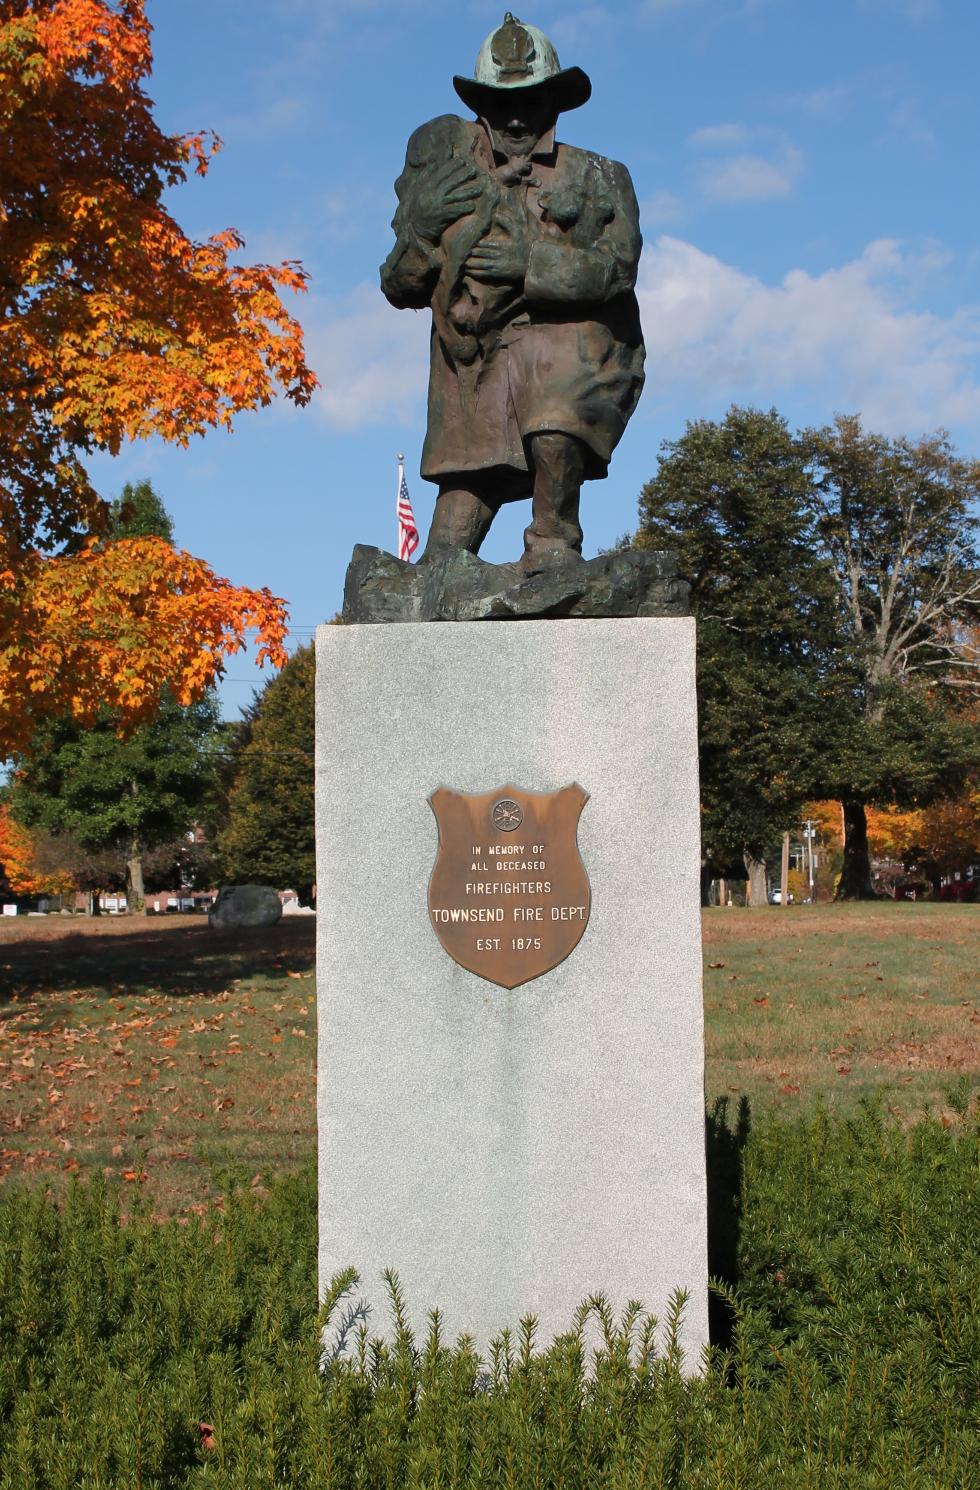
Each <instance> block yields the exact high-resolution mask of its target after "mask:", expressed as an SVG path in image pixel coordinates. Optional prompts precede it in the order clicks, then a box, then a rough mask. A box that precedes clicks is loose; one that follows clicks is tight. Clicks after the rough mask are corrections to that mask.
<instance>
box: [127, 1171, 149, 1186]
mask: <svg viewBox="0 0 980 1490" xmlns="http://www.w3.org/2000/svg"><path fill="white" fill-rule="evenodd" d="M122 1177H123V1179H124V1180H125V1181H126V1183H127V1185H142V1184H145V1183H146V1181H147V1180H148V1179H149V1178H150V1176H149V1175H148V1174H147V1172H146V1170H145V1169H124V1170H123V1175H122Z"/></svg>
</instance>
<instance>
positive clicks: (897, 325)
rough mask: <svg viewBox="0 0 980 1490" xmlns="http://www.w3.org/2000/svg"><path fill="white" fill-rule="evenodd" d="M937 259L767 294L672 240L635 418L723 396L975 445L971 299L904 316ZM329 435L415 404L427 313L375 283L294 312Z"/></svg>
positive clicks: (647, 268) (649, 307)
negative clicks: (936, 433)
mask: <svg viewBox="0 0 980 1490" xmlns="http://www.w3.org/2000/svg"><path fill="white" fill-rule="evenodd" d="M947 262H948V259H947V256H946V255H945V254H944V252H943V251H942V250H941V249H939V248H937V247H936V246H935V245H930V246H927V248H926V249H925V251H924V252H923V253H921V254H912V253H910V252H909V251H907V250H906V249H904V248H903V247H902V245H901V244H898V243H896V242H893V241H891V240H888V239H883V240H879V241H878V242H875V243H871V244H869V246H868V247H867V248H866V249H865V251H864V253H862V254H861V255H860V257H858V258H856V259H854V260H852V261H850V262H849V263H845V264H843V265H841V266H839V267H835V268H831V269H827V270H825V271H824V272H823V273H822V274H811V273H808V272H807V271H806V270H803V269H791V270H790V271H789V272H788V273H787V274H786V275H785V276H784V277H783V279H782V280H781V282H780V283H778V284H767V283H766V282H765V281H764V280H762V279H759V278H758V277H756V276H755V275H752V274H747V273H746V272H745V271H744V270H742V269H740V268H738V267H737V266H736V265H734V264H726V263H725V262H724V261H723V260H721V259H719V258H716V257H714V256H713V255H711V254H707V253H704V252H702V250H700V249H699V248H696V247H695V246H694V245H693V244H690V243H685V242H683V241H682V240H681V239H678V238H674V237H668V236H663V237H660V238H657V239H655V240H654V241H653V242H652V243H651V244H650V245H649V246H648V248H647V249H646V251H645V253H644V256H643V262H642V266H641V273H640V283H639V286H638V294H639V299H640V307H641V311H642V315H643V323H644V330H645V334H646V341H647V377H648V392H647V399H648V400H649V402H648V408H652V406H653V405H654V404H655V403H660V404H661V405H664V404H667V403H670V404H672V405H675V406H677V405H680V406H681V407H687V408H688V410H689V411H690V412H691V413H697V412H698V411H699V410H703V409H705V408H706V407H718V406H719V405H721V406H725V405H727V404H728V403H730V402H735V403H749V402H751V403H759V404H762V405H764V406H769V405H771V404H774V405H775V406H776V407H777V408H785V407H786V406H787V405H791V406H792V407H793V408H794V409H799V408H803V409H805V410H808V411H812V412H808V413H806V414H805V416H804V417H806V418H808V419H812V420H813V421H814V422H822V421H824V420H826V419H829V418H830V417H831V416H832V415H833V413H835V412H836V411H839V410H841V411H847V412H859V413H860V414H861V415H862V416H863V418H864V420H865V421H866V423H867V424H868V426H869V427H871V428H874V429H879V430H882V431H883V432H885V433H889V434H895V433H901V432H906V433H909V434H917V433H920V432H922V431H924V430H931V429H935V428H936V427H937V426H939V425H944V426H947V427H950V428H952V429H953V430H954V431H956V432H958V437H959V438H962V437H963V435H966V436H968V437H969V436H971V435H973V436H975V437H977V438H980V305H976V306H964V307H962V308H961V309H959V310H957V311H955V312H953V313H952V314H950V315H945V316H944V315H937V314H935V313H933V312H928V311H921V310H918V309H916V308H915V302H916V299H917V297H920V296H921V294H922V293H923V291H924V290H925V289H926V288H927V287H928V285H929V282H930V278H931V276H933V275H935V274H937V273H939V272H941V270H942V269H943V267H944V266H945V265H946V264H947ZM304 321H305V324H306V328H307V342H308V350H309V354H310V359H311V362H312V364H313V366H314V367H315V368H316V370H317V372H318V374H319V376H320V379H321V381H322V383H323V389H322V391H321V392H320V393H319V394H318V395H317V406H318V408H319V410H320V412H321V414H322V415H323V416H324V417H325V418H326V420H327V421H328V422H329V423H330V424H331V425H332V426H334V427H335V428H337V429H340V430H345V431H347V430H354V429H358V428H364V427H371V426H379V425H389V426H390V425H392V424H406V423H410V422H413V421H415V420H418V419H419V418H420V416H421V414H422V412H423V410H424V405H425V392H426V386H427V377H428V342H429V315H428V312H419V313H418V314H413V313H412V312H410V311H396V310H393V309H392V308H391V307H390V306H389V305H388V304H387V303H386V302H385V300H384V298H383V297H382V295H381V292H380V290H379V289H377V288H376V287H375V286H374V285H370V284H363V285H361V286H359V287H358V289H357V290H356V291H355V292H354V293H353V295H352V296H350V297H349V300H348V302H347V303H346V304H344V305H341V304H339V303H337V302H330V303H328V302H323V301H321V302H319V303H317V302H316V301H314V302H313V304H312V305H311V307H310V313H309V314H308V315H307V316H305V317H304Z"/></svg>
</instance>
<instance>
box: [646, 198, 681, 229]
mask: <svg viewBox="0 0 980 1490" xmlns="http://www.w3.org/2000/svg"><path fill="white" fill-rule="evenodd" d="M686 216H687V206H686V203H685V202H684V199H683V197H679V196H677V194H676V193H675V192H672V191H657V192H654V194H653V196H652V197H647V198H646V199H645V200H644V201H642V202H641V203H640V222H641V223H642V224H643V225H644V227H647V228H652V227H656V226H660V227H664V226H666V224H667V223H677V222H680V221H681V220H682V219H683V218H685V217H686Z"/></svg>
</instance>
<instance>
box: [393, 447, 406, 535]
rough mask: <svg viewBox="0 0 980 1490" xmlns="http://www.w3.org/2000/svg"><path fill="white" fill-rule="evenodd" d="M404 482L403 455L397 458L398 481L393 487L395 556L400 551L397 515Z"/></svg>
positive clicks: (399, 525)
mask: <svg viewBox="0 0 980 1490" xmlns="http://www.w3.org/2000/svg"><path fill="white" fill-rule="evenodd" d="M404 480H405V457H404V455H399V457H398V481H397V483H396V486H395V553H396V554H397V553H398V552H399V550H400V546H401V538H402V529H401V520H400V517H399V513H398V502H399V499H400V497H401V494H402V482H403V481H404Z"/></svg>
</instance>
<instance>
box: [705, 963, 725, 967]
mask: <svg viewBox="0 0 980 1490" xmlns="http://www.w3.org/2000/svg"><path fill="white" fill-rule="evenodd" d="M708 966H709V967H713V968H718V967H725V966H726V964H725V963H724V962H709V963H708Z"/></svg>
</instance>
